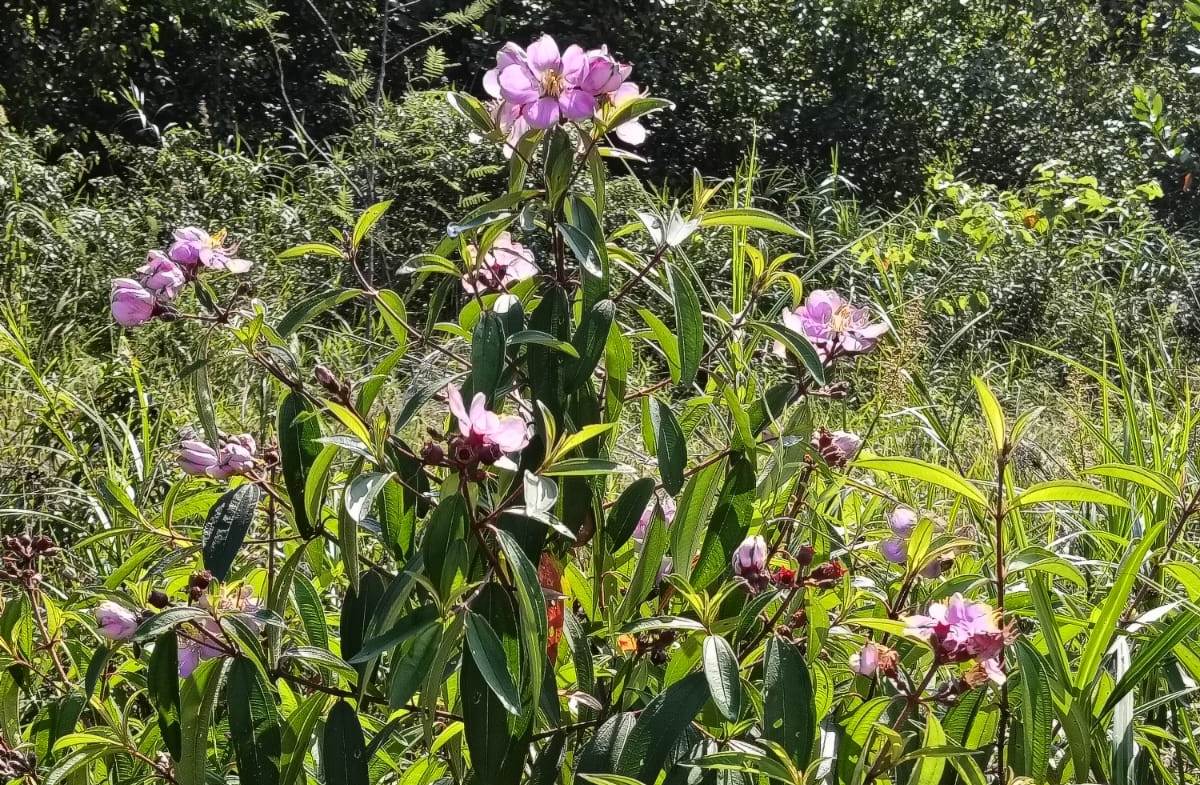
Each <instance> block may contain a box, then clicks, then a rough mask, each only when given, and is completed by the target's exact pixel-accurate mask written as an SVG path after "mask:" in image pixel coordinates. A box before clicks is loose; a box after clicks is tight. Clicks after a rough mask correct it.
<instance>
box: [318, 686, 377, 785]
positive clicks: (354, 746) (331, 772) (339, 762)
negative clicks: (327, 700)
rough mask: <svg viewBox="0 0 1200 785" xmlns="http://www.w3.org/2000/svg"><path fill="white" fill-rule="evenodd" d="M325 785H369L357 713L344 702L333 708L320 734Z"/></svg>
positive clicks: (369, 780)
mask: <svg viewBox="0 0 1200 785" xmlns="http://www.w3.org/2000/svg"><path fill="white" fill-rule="evenodd" d="M321 762H322V764H323V765H322V767H321V768H322V769H323V770H324V772H325V785H370V783H371V776H370V773H369V771H368V769H367V745H366V741H365V740H364V739H363V730H362V725H361V724H359V721H358V713H357V712H356V711H354V709H353V708H351V707H350V704H349V703H347V702H346V701H344V700H339V701H338V702H337V703H335V704H333V708H331V709H330V710H329V716H328V717H326V719H325V730H324V731H323V732H322V733H321Z"/></svg>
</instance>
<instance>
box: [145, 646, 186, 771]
mask: <svg viewBox="0 0 1200 785" xmlns="http://www.w3.org/2000/svg"><path fill="white" fill-rule="evenodd" d="M146 693H147V696H148V697H149V698H150V703H152V704H153V705H154V711H155V713H156V714H157V715H158V729H159V732H160V733H161V734H162V738H163V743H164V744H165V745H166V747H167V751H168V752H170V753H171V757H172V758H173V759H174V760H176V761H178V760H179V757H180V753H181V751H182V748H183V735H182V734H183V729H182V727H181V726H180V708H179V645H178V642H177V640H176V638H175V631H174V630H168V631H166V632H164V633H163V634H162V635H160V636H158V640H157V641H155V643H154V651H153V652H151V653H150V666H149V668H148V669H147V671H146Z"/></svg>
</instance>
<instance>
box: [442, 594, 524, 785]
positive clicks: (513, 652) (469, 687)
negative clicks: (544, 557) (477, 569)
mask: <svg viewBox="0 0 1200 785" xmlns="http://www.w3.org/2000/svg"><path fill="white" fill-rule="evenodd" d="M472 612H473V613H477V614H479V615H480V616H482V617H483V618H485V619H487V621H488V623H489V625H490V626H491V628H492V630H493V631H494V632H495V634H496V635H497V637H498V638H499V639H500V641H501V645H502V646H503V648H504V656H505V665H504V668H505V671H506V672H507V673H513V672H516V671H518V670H519V669H520V654H519V643H518V641H517V620H516V616H515V614H514V612H513V607H512V603H511V601H510V600H509V596H508V594H507V593H506V592H505V591H504V589H502V588H501V587H500V586H499V585H498V584H496V583H488V584H485V585H484V586H483V588H482V589H481V590H480V592H479V594H478V596H476V598H475V600H474V602H473V603H472ZM459 683H460V687H459V689H460V690H461V694H462V704H463V706H464V709H465V711H464V715H463V726H464V728H463V730H464V735H465V736H466V740H467V749H468V751H469V752H470V753H471V763H472V765H473V767H474V769H475V770H476V771H479V772H487V773H488V779H489V783H490V785H517V783H518V782H520V780H521V771H522V769H523V765H524V760H525V750H526V749H527V747H528V742H527V741H525V737H526V736H527V735H528V732H529V731H528V726H529V724H530V723H529V721H530V720H531V719H532V717H531V716H519V717H518V716H514V715H513V714H510V713H509V712H508V711H507V710H506V709H505V708H504V706H503V704H501V702H500V700H499V698H497V697H496V694H495V692H494V691H493V690H492V688H491V687H490V686H488V683H487V681H486V680H485V679H484V676H483V674H482V673H481V672H480V669H479V667H478V666H477V664H476V659H475V657H474V656H471V655H470V653H469V652H468V653H467V654H465V655H464V656H463V657H462V666H461V672H460V676H459ZM531 714H532V712H530V715H531Z"/></svg>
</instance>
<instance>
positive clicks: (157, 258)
mask: <svg viewBox="0 0 1200 785" xmlns="http://www.w3.org/2000/svg"><path fill="white" fill-rule="evenodd" d="M137 271H138V273H139V275H140V276H141V283H142V286H144V287H146V288H147V289H149V290H150V291H151V292H154V295H155V296H156V297H157V298H158V299H159V300H161V301H167V300H174V299H175V295H177V294H179V290H180V289H181V288H183V285H184V284H185V283H186V282H187V275H186V274H185V273H184V272H183V268H181V267H180V266H179V265H178V264H176V263H175V262H173V261H171V260H170V259H168V258H167V255H166V254H164V253H163V252H162V251H151V252H150V253H148V254H146V263H145V264H143V265H142V266H141V267H139V268H138V269H137Z"/></svg>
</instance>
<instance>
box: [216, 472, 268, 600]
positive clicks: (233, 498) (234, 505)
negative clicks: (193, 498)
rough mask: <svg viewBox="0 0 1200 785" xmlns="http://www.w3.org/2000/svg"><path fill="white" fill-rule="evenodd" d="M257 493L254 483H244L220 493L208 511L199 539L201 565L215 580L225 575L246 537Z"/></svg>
mask: <svg viewBox="0 0 1200 785" xmlns="http://www.w3.org/2000/svg"><path fill="white" fill-rule="evenodd" d="M261 496H262V492H261V491H259V489H258V486H257V485H252V484H251V483H245V484H243V485H239V486H238V487H236V488H234V489H233V490H232V491H229V492H228V493H226V494H225V495H224V496H222V497H221V498H220V499H219V500H218V501H217V503H216V504H215V505H213V508H212V510H210V511H209V513H208V518H207V519H205V521H204V535H203V539H202V550H203V553H204V569H206V570H208V571H209V572H211V573H212V574H213V577H214V578H216V579H217V580H219V581H223V580H225V579H226V578H227V577H229V568H230V567H232V566H233V560H234V559H235V558H236V557H237V553H238V550H240V549H241V547H242V542H243V541H244V540H245V539H246V532H247V531H248V530H249V529H250V524H251V522H252V521H253V520H254V513H255V511H256V510H257V509H258V500H259V498H261Z"/></svg>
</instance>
